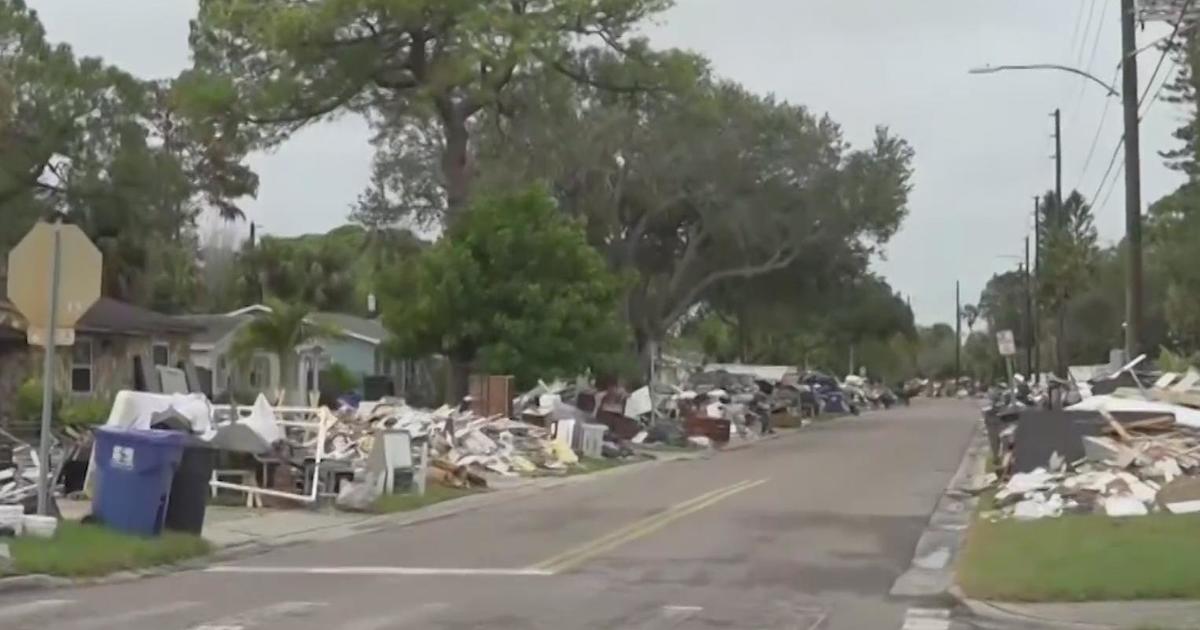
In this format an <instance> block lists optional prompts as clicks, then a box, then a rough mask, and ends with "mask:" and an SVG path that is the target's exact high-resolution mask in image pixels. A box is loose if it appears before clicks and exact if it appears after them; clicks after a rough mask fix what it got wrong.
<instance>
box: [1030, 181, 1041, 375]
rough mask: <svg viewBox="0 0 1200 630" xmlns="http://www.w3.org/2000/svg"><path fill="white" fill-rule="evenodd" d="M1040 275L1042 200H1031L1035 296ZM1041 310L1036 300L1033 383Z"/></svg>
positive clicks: (1038, 370) (1038, 364)
mask: <svg viewBox="0 0 1200 630" xmlns="http://www.w3.org/2000/svg"><path fill="white" fill-rule="evenodd" d="M1041 273H1042V198H1041V197H1040V196H1034V198H1033V293H1034V294H1036V293H1037V291H1038V288H1039V287H1040V286H1041V284H1040V281H1041ZM1041 318H1042V309H1040V308H1038V306H1037V300H1034V306H1033V320H1032V325H1033V382H1035V383H1036V382H1038V380H1039V379H1040V378H1041V375H1042V346H1041V339H1040V336H1041V335H1040V334H1039V333H1040V332H1041V327H1042V326H1041Z"/></svg>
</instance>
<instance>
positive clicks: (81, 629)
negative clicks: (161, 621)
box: [56, 602, 200, 630]
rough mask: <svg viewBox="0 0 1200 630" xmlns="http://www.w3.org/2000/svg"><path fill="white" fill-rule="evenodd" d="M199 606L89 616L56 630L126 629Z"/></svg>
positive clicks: (174, 605)
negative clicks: (139, 622)
mask: <svg viewBox="0 0 1200 630" xmlns="http://www.w3.org/2000/svg"><path fill="white" fill-rule="evenodd" d="M199 605H200V602H172V603H170V604H163V605H162V606H149V607H147V608H141V609H138V610H131V611H129V612H125V613H120V614H116V615H104V616H99V617H98V616H94V615H93V616H88V617H87V618H86V619H80V620H79V621H75V622H72V623H69V624H66V625H64V626H61V627H59V628H57V629H56V630H106V629H107V628H124V627H126V626H128V625H129V624H131V623H134V622H135V621H141V620H143V619H149V618H151V617H165V616H167V615H170V614H173V613H178V612H183V611H185V610H188V609H191V608H195V607H197V606H199Z"/></svg>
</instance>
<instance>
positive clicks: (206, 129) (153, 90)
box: [0, 0, 257, 309]
mask: <svg viewBox="0 0 1200 630" xmlns="http://www.w3.org/2000/svg"><path fill="white" fill-rule="evenodd" d="M0 41H3V42H4V55H3V60H2V61H0V86H16V87H14V88H12V89H8V90H0V102H2V103H3V104H4V105H5V107H4V112H3V114H2V115H0V120H2V121H3V124H2V125H0V219H2V220H3V222H4V225H5V228H6V229H4V230H2V231H0V254H3V253H4V252H5V251H7V249H8V248H9V247H11V246H12V245H13V242H14V241H15V239H17V238H20V237H21V236H22V235H23V234H24V233H25V231H26V229H27V228H28V226H29V225H30V224H31V223H32V222H33V221H34V220H36V219H37V218H39V217H43V216H46V215H48V214H50V213H57V214H61V215H65V216H66V217H67V220H69V221H71V222H74V223H77V224H78V225H80V226H81V227H82V228H83V229H84V230H85V231H86V232H87V234H88V236H90V237H91V238H92V240H93V241H95V242H96V244H97V246H98V247H99V248H100V249H101V251H102V252H103V253H104V255H105V268H104V292H105V294H106V295H110V296H113V297H117V298H121V299H125V300H128V301H133V302H137V303H141V304H147V305H150V306H153V307H156V308H164V309H174V308H179V307H180V306H181V305H183V304H187V303H189V302H191V301H192V299H193V298H194V290H195V288H196V287H197V284H196V283H194V282H190V281H188V280H189V279H194V276H195V269H194V264H193V262H194V253H195V248H196V241H195V235H194V227H195V218H196V216H197V215H198V214H199V212H200V210H201V208H202V207H205V206H212V207H217V208H218V209H220V210H221V211H222V212H224V213H233V212H234V211H235V210H236V206H235V205H234V204H233V201H232V200H234V199H237V198H239V197H242V196H245V195H249V194H253V193H254V190H255V188H256V186H257V180H256V179H255V178H254V176H253V175H252V174H251V173H250V172H249V171H248V170H246V169H245V168H244V167H241V166H239V165H238V164H237V158H236V155H240V153H239V151H240V150H241V149H242V148H243V147H242V146H241V145H239V144H237V143H236V142H231V141H230V140H229V139H228V138H227V137H226V136H224V135H222V133H221V132H220V130H219V125H217V124H216V123H214V121H212V120H210V119H203V118H194V117H191V116H189V115H188V113H187V112H184V111H182V110H180V109H179V108H178V107H176V104H175V103H174V101H173V99H172V91H171V86H170V85H169V84H166V83H148V82H144V81H139V80H137V79H135V78H133V77H132V76H130V75H129V74H127V73H125V72H122V71H121V70H120V69H118V68H115V67H112V66H109V65H107V64H105V63H104V62H103V61H101V60H99V59H94V58H76V57H75V55H74V54H73V53H72V51H71V49H70V48H69V47H67V46H61V45H60V46H52V45H51V44H50V43H49V42H48V41H47V40H46V36H45V31H44V29H43V28H42V26H41V24H40V22H39V21H38V19H37V16H36V14H35V13H34V12H33V11H31V10H29V9H27V8H26V6H25V4H24V3H23V2H21V1H19V0H9V1H7V2H3V3H0ZM231 156H234V157H231ZM184 252H188V253H186V254H185V253H184Z"/></svg>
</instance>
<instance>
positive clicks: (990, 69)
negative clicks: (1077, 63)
mask: <svg viewBox="0 0 1200 630" xmlns="http://www.w3.org/2000/svg"><path fill="white" fill-rule="evenodd" d="M1004 70H1060V71H1063V72H1070V73H1071V74H1077V75H1079V76H1081V77H1083V78H1085V79H1091V80H1092V81H1093V82H1095V83H1096V84H1097V85H1099V86H1100V87H1102V88H1104V90H1105V91H1106V92H1108V95H1109V96H1120V95H1121V93H1120V92H1118V91H1117V90H1116V88H1114V87H1113V86H1111V85H1109V84H1107V83H1105V82H1104V80H1103V79H1100V78H1098V77H1096V75H1094V74H1091V73H1089V72H1085V71H1083V70H1080V69H1079V68H1072V67H1070V66H1062V65H1059V64H1056V63H1035V64H1026V65H1005V66H984V67H982V68H971V69H970V70H969V72H970V73H971V74H992V73H994V72H1002V71H1004Z"/></svg>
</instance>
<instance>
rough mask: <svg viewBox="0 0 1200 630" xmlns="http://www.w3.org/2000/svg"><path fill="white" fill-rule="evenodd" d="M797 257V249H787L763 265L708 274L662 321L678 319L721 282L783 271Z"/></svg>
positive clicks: (676, 303)
mask: <svg viewBox="0 0 1200 630" xmlns="http://www.w3.org/2000/svg"><path fill="white" fill-rule="evenodd" d="M799 257H800V251H799V250H798V249H797V250H792V251H788V249H787V248H784V249H781V250H779V251H778V252H776V253H775V255H774V256H772V257H771V258H770V260H767V261H766V262H764V263H761V264H757V265H746V266H744V267H738V268H736V269H726V270H724V271H716V272H713V273H710V274H709V275H708V276H707V277H706V278H704V279H703V280H701V281H700V282H697V283H696V284H695V285H694V286H693V287H692V288H691V289H690V290H688V291H687V292H686V293H685V294H684V296H683V298H682V299H680V300H677V301H675V306H674V307H673V308H672V309H671V311H670V312H669V313H668V315H667V317H665V318H664V320H663V321H666V322H672V321H675V320H676V319H678V318H679V317H680V316H681V315H682V314H683V311H686V310H687V309H688V308H689V307H690V306H691V305H692V303H694V302H695V301H696V299H697V298H699V297H700V295H702V294H703V293H704V292H705V291H707V290H708V289H709V288H711V287H712V286H713V285H715V284H716V283H718V282H721V281H722V280H729V279H730V278H753V277H755V276H761V275H763V274H767V273H771V272H772V271H779V270H780V269H783V268H785V267H787V266H788V265H790V264H792V263H793V262H795V260H796V259H797V258H799Z"/></svg>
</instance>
